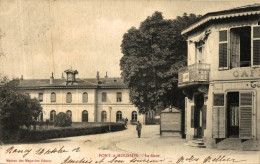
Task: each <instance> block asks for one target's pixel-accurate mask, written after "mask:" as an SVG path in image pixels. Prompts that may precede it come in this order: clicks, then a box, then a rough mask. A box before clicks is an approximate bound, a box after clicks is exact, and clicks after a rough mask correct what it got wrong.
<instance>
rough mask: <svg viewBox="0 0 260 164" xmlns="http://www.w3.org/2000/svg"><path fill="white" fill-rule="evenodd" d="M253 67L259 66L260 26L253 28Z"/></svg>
mask: <svg viewBox="0 0 260 164" xmlns="http://www.w3.org/2000/svg"><path fill="white" fill-rule="evenodd" d="M253 65H260V26H256V27H253Z"/></svg>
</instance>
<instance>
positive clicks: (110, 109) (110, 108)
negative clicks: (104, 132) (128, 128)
mask: <svg viewBox="0 0 260 164" xmlns="http://www.w3.org/2000/svg"><path fill="white" fill-rule="evenodd" d="M111 111H112V107H111V106H110V107H109V117H110V121H109V132H111Z"/></svg>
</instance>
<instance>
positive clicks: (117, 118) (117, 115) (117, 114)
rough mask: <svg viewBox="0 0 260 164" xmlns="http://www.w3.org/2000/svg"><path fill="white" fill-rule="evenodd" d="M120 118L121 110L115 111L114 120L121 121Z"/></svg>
mask: <svg viewBox="0 0 260 164" xmlns="http://www.w3.org/2000/svg"><path fill="white" fill-rule="evenodd" d="M121 120H122V112H121V111H117V112H116V122H118V121H121Z"/></svg>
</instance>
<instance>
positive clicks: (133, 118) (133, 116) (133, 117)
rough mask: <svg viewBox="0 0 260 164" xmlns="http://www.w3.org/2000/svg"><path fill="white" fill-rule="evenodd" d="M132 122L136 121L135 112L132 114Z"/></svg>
mask: <svg viewBox="0 0 260 164" xmlns="http://www.w3.org/2000/svg"><path fill="white" fill-rule="evenodd" d="M132 121H137V112H136V111H133V112H132Z"/></svg>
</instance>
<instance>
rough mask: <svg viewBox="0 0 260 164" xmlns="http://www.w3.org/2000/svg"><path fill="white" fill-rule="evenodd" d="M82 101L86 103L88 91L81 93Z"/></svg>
mask: <svg viewBox="0 0 260 164" xmlns="http://www.w3.org/2000/svg"><path fill="white" fill-rule="evenodd" d="M82 102H83V103H87V102H88V93H87V92H84V93H83V94H82Z"/></svg>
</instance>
